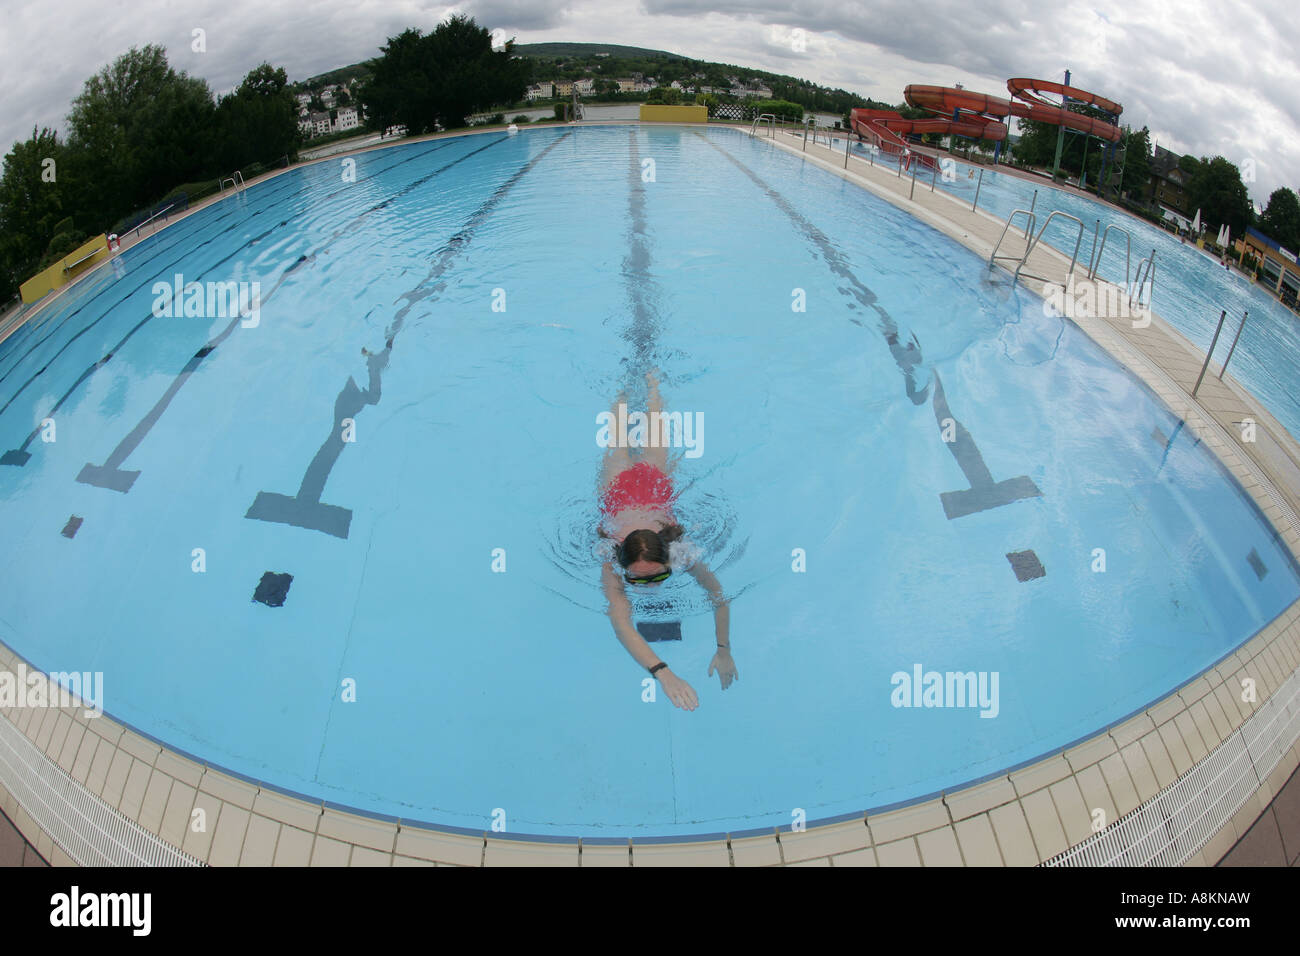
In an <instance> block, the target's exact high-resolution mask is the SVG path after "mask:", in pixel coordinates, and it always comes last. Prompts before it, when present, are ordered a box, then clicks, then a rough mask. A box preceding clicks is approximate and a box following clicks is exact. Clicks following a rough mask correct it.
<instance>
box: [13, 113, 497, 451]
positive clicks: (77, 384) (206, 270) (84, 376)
mask: <svg viewBox="0 0 1300 956" xmlns="http://www.w3.org/2000/svg"><path fill="white" fill-rule="evenodd" d="M502 138H504V137H502ZM498 141H499V140H498ZM450 142H452V141H448V143H447V144H448V145H450ZM489 145H492V144H489ZM486 148H487V147H481V148H480V149H479V150H474V151H472V152H471V153H468V154H466V157H467V156H470V155H473V153H474V152H481V151H482V149H486ZM431 152H434V150H426V151H425V152H424V153H421V154H420V155H422V156H423V155H427V154H428V153H431ZM466 157H461V159H464V158H466ZM412 158H414V157H412ZM459 161H460V160H456V161H455V162H459ZM455 162H453V163H451V164H449V166H450V165H455ZM394 165H401V164H400V163H399V164H394ZM389 168H390V169H391V168H393V167H389ZM442 168H443V169H445V168H448V167H442ZM441 171H442V170H441V169H439V170H435V171H434V172H433V173H431V174H429V175H428V176H424V177H422V178H421V179H419V180H417V181H416V182H415V183H413V184H411V185H408V186H407V187H405V188H403V189H402V190H401V192H400V193H398V195H404V194H405V193H407V192H409V191H410V190H411V189H413V188H415V187H416V186H418V185H420V184H421V183H424V182H427V181H428V180H430V179H432V178H433V176H436V175H437V174H438V173H439V172H441ZM348 188H350V187H349V186H344V187H342V188H341V189H339V190H336V191H335V192H333V193H331V194H330V196H329V197H326V198H327V199H329V198H332V197H333V196H335V195H337V194H338V193H339V192H342V191H343V190H344V189H348ZM393 198H395V197H389V198H388V199H386V200H383V201H382V202H380V203H377V204H375V205H374V206H371V207H370V209H368V210H366V211H365V212H363V213H361V214H360V215H358V216H355V217H354V218H353V219H352V220H351V221H350V223H349V226H345V227H344V228H343V229H340V230H338V231H336V232H335V234H334V235H333V236H331V237H330V239H329V240H328V242H333V241H334V239H337V238H338V236H339V235H341V234H342V233H343V232H346V231H347V229H348V228H349V227H350V225H353V224H355V223H358V222H360V221H361V220H363V219H365V217H367V216H369V215H370V214H371V213H372V212H374V211H375V210H376V209H380V208H383V207H384V206H386V205H387V204H388V203H389V202H391V201H392V199H393ZM278 204H279V203H278V202H277V203H274V204H273V206H274V205H278ZM269 208H272V207H268V209H267V210H258V211H257V212H254V213H253V214H252V215H253V216H256V215H259V214H260V213H261V212H264V211H269ZM305 213H306V210H303V211H302V212H299V213H296V214H295V215H292V216H290V217H289V218H288V219H285V220H283V221H281V222H279V223H277V224H276V225H275V226H272V227H271V228H270V229H268V230H266V231H265V232H263V233H261V234H260V235H258V236H255V237H254V238H252V239H250V240H248V241H246V242H245V243H244V244H243V245H242V246H240V247H238V248H236V249H235V250H234V251H232V252H231V253H230V254H229V255H227V256H225V257H224V258H222V259H220V260H218V261H217V262H216V263H213V264H212V265H210V266H206V267H205V268H204V269H203V271H202V272H200V273H199V276H200V277H201V276H203V275H206V274H207V273H209V272H211V271H212V270H213V269H216V268H218V267H219V266H221V265H222V264H224V263H225V262H227V261H229V260H230V259H232V258H234V257H235V256H236V255H238V254H239V253H241V252H243V251H244V250H245V249H247V248H248V247H250V246H254V245H256V244H257V243H259V242H261V241H262V240H263V239H265V238H266V237H267V236H269V235H270V234H271V233H272V232H274V231H275V230H276V229H279V228H281V227H282V226H285V225H287V224H288V223H290V222H293V221H294V220H295V219H297V218H298V217H299V216H302V215H304V214H305ZM249 218H250V219H251V218H252V216H250V217H249ZM245 221H247V220H245ZM227 231H228V230H226V231H223V232H221V233H218V234H217V235H215V236H213V237H212V238H211V239H208V240H207V241H205V242H204V243H202V244H201V245H199V246H197V247H195V249H194V250H192V251H197V250H198V249H201V248H203V246H206V245H208V244H209V243H211V242H214V241H215V240H216V239H218V238H220V237H222V236H224V235H225V234H226V232H227ZM327 244H328V243H327ZM321 248H322V249H323V248H325V247H321ZM318 251H319V250H318ZM313 256H314V254H313ZM304 259H307V257H306V256H300V257H299V258H298V260H297V261H295V262H294V263H292V264H291V265H290V266H289V267H288V268H287V269H286V270H285V272H284V273H282V274H281V281H283V278H284V276H285V275H286V274H287V273H288V272H289V271H291V270H293V269H296V268H297V267H298V266H299V265H300V264H301V263H302V262H303V260H304ZM154 278H156V275H155V277H154ZM194 281H197V280H194ZM276 287H277V288H278V287H279V283H278V282H277V283H276ZM138 288H140V287H137V289H138ZM121 301H123V300H122V299H119V300H118V303H115V304H114V305H115V306H116V305H117V304H120V302H121ZM108 314H109V313H108V312H105V313H104V315H101V316H100V317H99V318H98V319H96V320H95V321H94V322H91V323H90V324H89V325H87V326H86V327H85V328H83V329H82V330H81V331H80V332H78V333H77V334H76V335H74V336H73V337H72V338H71V339H69V340H68V341H67V342H66V343H64V345H63V347H62V348H60V349H59V351H58V352H56V353H55V354H54V355H53V356H51V357H50V359H49V361H47V362H46V363H45V364H44V365H43V366H42V367H41V368H40V369H39V370H38V371H37V372H35V373H34V374H33V375H32V376H31V378H29V379H28V380H27V381H26V382H24V383H23V385H22V387H20V388H19V390H18V391H17V392H15V393H14V395H13V396H12V397H11V398H10V399H9V401H7V402H5V404H4V405H3V406H0V415H2V414H4V412H5V411H6V410H8V408H9V406H10V405H12V404H13V403H14V401H15V400H16V399H17V398H18V396H19V395H21V394H22V392H23V391H24V390H25V389H26V388H27V387H28V386H29V385H31V383H32V382H33V381H35V380H36V378H37V377H38V376H40V375H41V374H42V373H43V372H45V370H46V369H48V368H49V366H50V365H51V364H53V362H54V361H55V360H56V359H57V358H58V356H59V355H61V354H62V353H63V352H64V351H65V350H66V349H67V348H68V347H69V346H70V345H72V343H73V342H75V341H76V340H77V339H78V338H80V337H81V336H82V335H84V334H85V333H86V332H88V331H90V329H91V328H93V327H94V326H95V325H96V324H98V323H99V322H100V321H101V320H102V319H103V318H105V317H106V316H107V315H108ZM153 318H155V316H154V314H153V312H152V310H151V311H150V312H149V314H148V315H146V316H145V317H144V318H143V319H141V320H140V321H139V322H137V323H136V324H135V325H134V326H133V327H132V328H131V330H130V331H129V332H127V334H126V335H125V336H124V337H123V338H122V339H121V340H120V341H118V343H117V344H116V345H114V346H113V348H112V349H110V350H109V352H108V353H107V354H106V355H105V356H104V357H102V358H101V359H99V360H98V361H97V362H95V363H94V364H92V365H91V366H89V367H88V368H87V369H86V370H85V371H84V372H83V373H82V374H81V375H80V376H79V377H78V378H77V380H76V382H74V383H73V385H72V387H71V388H70V389H68V391H67V392H65V393H64V394H63V396H62V397H60V399H59V400H58V402H57V403H56V404H55V405H54V407H53V408H51V409H50V410H49V412H48V413H47V414H46V415H45V416H44V417H45V418H48V417H50V415H53V414H54V413H55V412H57V411H58V410H59V408H61V407H62V405H63V403H64V402H65V401H67V399H68V398H69V397H70V396H71V395H72V394H73V392H75V391H76V390H77V388H78V387H80V386H81V385H82V384H83V383H84V382H85V381H86V380H87V379H89V378H90V376H91V375H92V374H94V373H95V372H96V371H98V370H99V369H101V368H103V367H104V365H105V364H107V362H108V361H109V360H110V359H112V358H113V356H114V355H116V354H117V352H118V351H119V350H120V349H121V348H122V346H123V345H125V344H126V343H127V342H128V341H129V340H130V339H131V337H132V336H134V335H135V333H136V332H138V331H139V330H140V329H141V328H143V327H144V326H145V325H147V324H148V323H149V322H150V321H151V320H152V319H153ZM39 433H40V429H39V427H38V428H37V429H34V430H33V431H32V432H31V433H29V434H28V436H27V438H26V440H25V441H24V442H23V443H22V445H21V446H20V447H19V449H16V450H11V451H8V452H5V454H3V455H0V465H15V466H19V467H21V466H23V465H25V464H26V463H27V461H28V460H29V459H30V458H31V454H30V453H29V452H27V450H26V449H27V447H28V446H29V445H30V444H31V442H32V441H33V440H34V438H35V437H36V435H38V434H39Z"/></svg>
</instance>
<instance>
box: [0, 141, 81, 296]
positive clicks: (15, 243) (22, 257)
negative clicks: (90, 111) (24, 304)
mask: <svg viewBox="0 0 1300 956" xmlns="http://www.w3.org/2000/svg"><path fill="white" fill-rule="evenodd" d="M67 155H68V153H67V147H66V146H65V145H64V144H63V143H61V142H59V137H58V134H57V133H55V132H54V131H52V130H50V129H41V130H40V131H37V130H36V129H35V128H33V129H32V136H31V139H28V140H26V141H24V142H21V143H14V146H13V149H11V150H10V151H9V153H8V155H6V156H5V158H4V171H3V174H0V302H3V301H5V300H7V299H9V298H10V297H11V296H13V295H14V294H15V293H16V292H17V291H18V286H19V284H20V283H22V282H23V281H25V280H26V279H27V278H28V277H29V276H30V275H31V274H32V273H34V272H36V271H37V269H38V267H39V265H40V261H41V259H42V257H43V256H44V254H45V253H46V252H47V251H48V250H49V249H50V247H51V245H52V240H53V239H54V238H55V236H56V234H58V233H62V234H64V235H67V234H72V235H73V237H74V238H77V237H79V236H80V233H77V232H76V229H75V226H74V225H73V223H72V221H71V219H70V218H68V214H67V206H68V204H67V203H66V202H65V198H66V196H65V194H66V192H67V190H66V186H65V178H64V177H66V176H67V170H66V168H65V166H66V160H67ZM47 160H53V162H52V163H51V162H47ZM60 227H62V229H60ZM66 241H67V240H66V239H65V240H61V242H60V243H59V244H58V245H62V244H65V243H66Z"/></svg>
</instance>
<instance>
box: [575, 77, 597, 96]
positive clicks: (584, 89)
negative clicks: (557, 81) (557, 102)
mask: <svg viewBox="0 0 1300 956" xmlns="http://www.w3.org/2000/svg"><path fill="white" fill-rule="evenodd" d="M573 85H574V87H575V88H576V89H577V91H578V94H579V95H580V96H590V95H591V94H592V93H594V92H595V90H596V81H595V80H578V81H577V82H575V83H574V84H573Z"/></svg>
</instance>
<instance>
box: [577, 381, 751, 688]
mask: <svg viewBox="0 0 1300 956" xmlns="http://www.w3.org/2000/svg"><path fill="white" fill-rule="evenodd" d="M646 390H647V394H648V397H649V408H648V410H647V411H648V412H649V413H650V415H654V414H655V413H656V412H662V411H663V402H662V400H661V399H660V397H659V381H658V379H657V377H656V376H655V374H654V373H653V372H647V373H646ZM621 404H626V400H625V398H624V396H622V395H620V396H619V397H618V398H617V399H615V401H614V407H613V412H614V414H615V416H616V417H617V414H618V407H619V405H621ZM636 450H637V451H638V452H639V455H638V456H637V460H635V461H634V460H633V458H632V454H631V449H628V448H613V447H611V448H609V449H607V450H606V453H605V460H604V463H603V465H602V468H601V476H600V489H601V493H600V512H601V523H600V527H599V528H598V529H597V533H598V534H599V535H600V536H601V537H603V538H609V539H610V540H611V541H612V542H613V543H614V560H612V561H606V562H605V564H604V566H603V567H602V569H601V586H602V588H603V589H604V591H605V598H606V599H607V600H608V601H609V619H610V622H611V623H612V624H613V625H614V634H615V635H616V636H617V637H618V639H619V641H620V642H621V643H622V644H623V646H624V647H625V648H627V652H628V653H629V654H631V655H632V658H633V660H635V661H636V662H637V663H638V664H640V665H641V666H642V667H644V668H645V669H646V670H647V671H649V672H650V674H651V675H653V676H654V677H655V678H656V679H658V681H659V683H660V685H661V686H662V687H663V689H664V692H665V693H666V694H667V695H668V699H669V700H671V701H672V702H673V703H674V704H675V705H676V706H678V707H680V708H682V709H683V710H694V709H695V708H696V707H698V706H699V703H700V702H699V697H698V696H696V693H695V690H694V688H692V687H691V685H690V684H688V683H687V682H686V681H684V680H682V679H681V678H680V677H678V676H677V675H676V674H674V673H673V672H672V670H671V669H670V668H669V667H668V665H667V664H665V663H664V662H663V661H661V660H660V659H659V655H657V654H656V653H655V652H654V650H652V649H651V647H650V645H649V644H648V643H647V642H646V640H645V638H643V637H642V636H641V635H640V633H639V632H638V631H637V629H636V628H635V627H634V626H633V624H632V605H631V602H630V601H629V600H628V596H627V588H626V585H628V584H631V585H632V586H634V587H645V588H653V587H657V586H658V585H659V584H660V582H663V581H666V580H667V579H668V578H669V577H671V576H672V575H673V574H674V573H676V572H678V571H685V572H686V573H687V574H689V575H690V576H691V577H693V578H694V579H695V580H696V582H697V583H698V584H699V585H700V586H701V587H702V588H704V590H705V592H706V593H707V594H708V595H709V600H710V601H711V602H712V604H713V621H714V631H715V633H716V636H717V653H715V654H714V655H713V660H712V661H711V662H710V663H709V671H708V676H709V677H712V676H713V673H714V671H717V674H718V680H719V682H720V683H721V684H722V689H723V690H726V689H727V688H728V687H730V686H731V683H732V681H734V680H737V679H739V677H740V674H739V673H738V672H737V671H736V662H735V661H734V660H733V659H732V657H731V636H730V610H729V608H728V603H727V598H726V596H725V595H724V594H723V593H722V585H721V584H719V583H718V579H717V577H716V576H715V575H714V574H713V572H712V571H710V570H709V569H708V567H707V566H706V565H705V564H704V562H703V561H698V560H692V557H691V555H690V549H689V546H688V544H687V542H686V541H685V540H684V538H683V535H684V534H685V529H684V528H682V526H681V525H680V524H678V523H677V518H676V517H675V516H674V514H673V510H672V505H673V498H674V497H675V492H674V489H673V480H672V472H673V468H674V466H675V464H676V462H673V461H670V460H669V458H668V449H667V448H664V447H646V448H638V449H636Z"/></svg>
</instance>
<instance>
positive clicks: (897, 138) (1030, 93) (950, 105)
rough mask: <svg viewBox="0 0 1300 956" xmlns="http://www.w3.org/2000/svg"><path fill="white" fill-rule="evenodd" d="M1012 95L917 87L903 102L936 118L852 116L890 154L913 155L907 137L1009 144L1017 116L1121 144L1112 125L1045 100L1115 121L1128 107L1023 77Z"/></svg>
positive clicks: (864, 112)
mask: <svg viewBox="0 0 1300 956" xmlns="http://www.w3.org/2000/svg"><path fill="white" fill-rule="evenodd" d="M1068 78H1069V77H1068V75H1067V79H1068ZM1007 90H1008V91H1009V92H1010V93H1011V95H1012V97H1013V99H1004V98H1002V97H1000V96H988V95H987V94H984V93H976V92H974V91H972V90H963V89H959V88H957V87H954V86H916V85H913V86H909V87H907V89H905V90H904V91H903V98H904V99H906V100H907V103H908V105H909V106H914V107H918V108H920V109H924V110H927V111H929V112H931V113H934V114H936V115H935V116H933V117H929V118H926V119H904V118H903V117H902V116H901V115H899V114H898V113H897V112H895V111H893V110H874V109H855V110H853V111H852V112H851V113H850V116H849V121H850V126H851V128H852V130H853V131H854V132H855V133H857V134H858V135H859V136H861V137H862V138H863V139H865V140H867V141H869V142H871V143H872V144H873V145H875V146H877V147H879V148H880V149H881V150H883V151H884V152H887V153H905V152H909V151H911V146H910V145H909V144H908V142H907V140H906V139H905V138H904V137H905V136H907V135H909V134H920V133H943V134H953V135H957V136H966V137H969V138H971V139H988V140H994V141H1001V140H1005V139H1006V138H1007V125H1006V120H1007V119H1008V118H1009V117H1012V116H1018V117H1020V118H1022V119H1031V120H1037V121H1038V122H1040V123H1050V124H1052V125H1054V126H1066V127H1069V128H1070V129H1075V130H1078V131H1080V132H1082V133H1087V134H1088V135H1089V136H1096V137H1097V138H1098V139H1103V140H1106V141H1108V142H1111V143H1116V142H1119V139H1120V137H1121V136H1122V135H1123V133H1122V131H1121V130H1120V128H1119V127H1118V126H1117V125H1115V123H1113V122H1107V121H1106V120H1104V119H1098V118H1097V117H1095V116H1085V115H1083V114H1082V113H1075V112H1072V111H1071V110H1068V109H1065V108H1063V107H1061V106H1059V105H1056V104H1053V103H1050V102H1048V101H1047V100H1045V99H1043V98H1042V97H1041V95H1040V94H1043V93H1054V94H1056V95H1058V96H1066V97H1069V98H1070V100H1072V101H1075V102H1079V103H1086V104H1087V105H1089V106H1095V107H1097V108H1098V109H1100V110H1102V111H1103V112H1106V113H1109V114H1110V118H1111V119H1112V120H1113V119H1115V118H1116V117H1118V116H1119V114H1120V113H1121V112H1122V111H1123V109H1124V108H1123V107H1122V106H1120V105H1119V104H1118V103H1116V102H1114V101H1113V100H1108V99H1106V98H1105V97H1103V96H1098V95H1097V94H1096V93H1090V92H1088V91H1087V90H1081V89H1079V88H1077V87H1073V86H1067V85H1065V84H1063V83H1055V82H1052V81H1051V80H1031V79H1025V78H1023V77H1016V78H1014V79H1010V80H1007ZM926 160H929V162H926ZM922 162H923V163H925V165H927V166H928V165H932V164H933V160H932V158H931V157H929V156H922Z"/></svg>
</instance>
